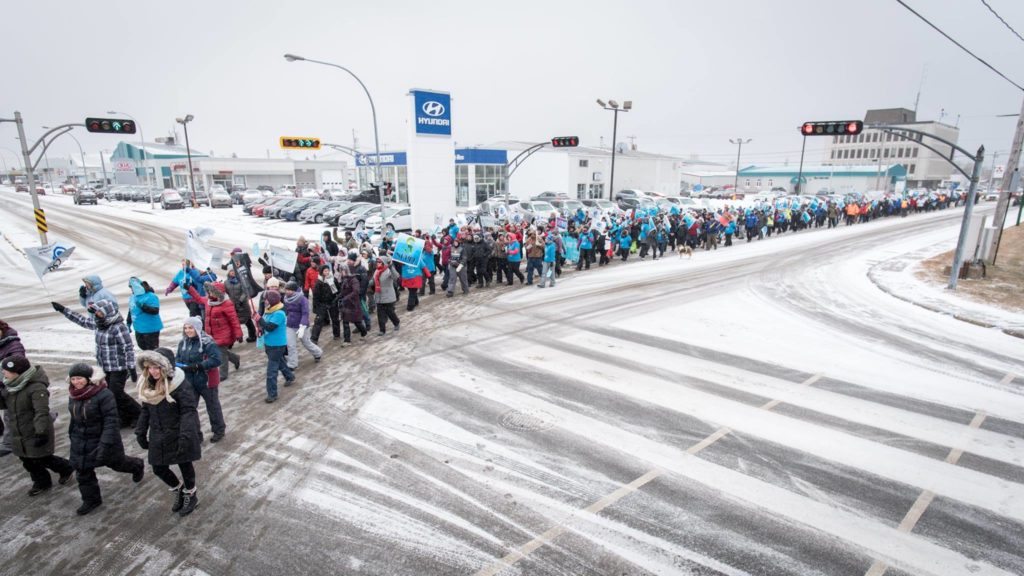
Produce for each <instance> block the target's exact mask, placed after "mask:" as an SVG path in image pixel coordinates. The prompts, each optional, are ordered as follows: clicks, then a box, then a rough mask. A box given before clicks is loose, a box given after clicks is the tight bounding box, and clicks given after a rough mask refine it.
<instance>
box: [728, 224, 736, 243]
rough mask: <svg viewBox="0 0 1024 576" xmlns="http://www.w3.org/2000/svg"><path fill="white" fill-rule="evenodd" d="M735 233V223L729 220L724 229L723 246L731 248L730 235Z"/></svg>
mask: <svg viewBox="0 0 1024 576" xmlns="http://www.w3.org/2000/svg"><path fill="white" fill-rule="evenodd" d="M735 233H736V221H735V220H729V224H727V225H726V227H725V245H726V246H732V235H733V234H735Z"/></svg>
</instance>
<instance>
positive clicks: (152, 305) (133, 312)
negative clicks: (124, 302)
mask: <svg viewBox="0 0 1024 576" xmlns="http://www.w3.org/2000/svg"><path fill="white" fill-rule="evenodd" d="M128 287H129V288H131V291H132V295H131V296H129V297H128V319H127V320H125V324H127V325H128V329H129V330H131V329H132V328H134V329H135V342H136V343H137V344H138V345H139V348H141V349H142V350H156V349H157V348H159V347H160V331H161V330H163V329H164V323H163V320H161V319H160V299H159V298H157V296H156V294H155V293H154V292H153V288H152V287H151V286H150V285H149V284H148V283H147V282H145V281H143V280H139V279H138V278H136V277H135V276H132V277H131V278H130V279H128Z"/></svg>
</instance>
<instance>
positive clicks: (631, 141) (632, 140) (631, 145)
mask: <svg viewBox="0 0 1024 576" xmlns="http://www.w3.org/2000/svg"><path fill="white" fill-rule="evenodd" d="M626 138H627V139H628V140H629V149H630V150H636V136H626Z"/></svg>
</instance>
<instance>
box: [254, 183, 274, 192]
mask: <svg viewBox="0 0 1024 576" xmlns="http://www.w3.org/2000/svg"><path fill="white" fill-rule="evenodd" d="M256 189H257V190H260V191H262V192H271V193H273V192H274V187H273V186H270V185H268V184H260V185H259V186H257V187H256Z"/></svg>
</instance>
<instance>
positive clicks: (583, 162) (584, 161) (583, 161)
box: [580, 158, 590, 168]
mask: <svg viewBox="0 0 1024 576" xmlns="http://www.w3.org/2000/svg"><path fill="white" fill-rule="evenodd" d="M587 166H590V160H587V159H585V158H581V159H580V168H586V167H587Z"/></svg>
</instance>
